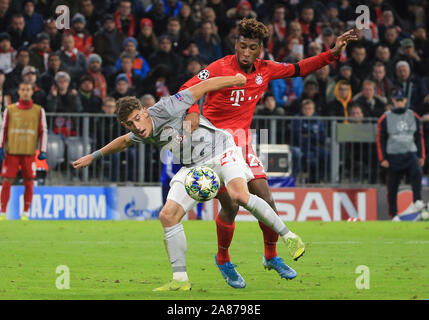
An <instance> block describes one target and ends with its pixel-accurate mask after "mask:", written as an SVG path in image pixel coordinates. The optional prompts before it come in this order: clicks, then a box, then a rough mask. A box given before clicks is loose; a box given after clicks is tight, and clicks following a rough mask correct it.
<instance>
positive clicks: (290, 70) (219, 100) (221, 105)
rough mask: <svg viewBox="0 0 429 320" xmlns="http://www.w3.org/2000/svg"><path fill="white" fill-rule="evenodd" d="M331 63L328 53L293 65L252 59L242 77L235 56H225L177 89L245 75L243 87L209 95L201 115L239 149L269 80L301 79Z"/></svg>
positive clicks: (246, 139) (246, 141)
mask: <svg viewBox="0 0 429 320" xmlns="http://www.w3.org/2000/svg"><path fill="white" fill-rule="evenodd" d="M334 60H335V58H334V57H333V56H332V54H331V53H330V51H326V52H323V53H321V54H320V55H319V56H316V57H311V58H308V59H304V60H302V61H300V62H299V63H297V64H288V63H278V62H275V61H271V60H262V59H256V60H255V62H254V66H255V68H254V71H253V72H252V73H250V74H246V73H244V72H243V71H242V70H241V68H240V66H239V65H238V62H237V58H236V56H235V55H229V56H226V57H224V58H222V59H219V60H217V61H215V62H213V63H211V64H210V65H209V66H207V68H206V69H204V70H202V71H200V73H198V75H196V76H194V77H193V78H191V79H190V80H188V81H187V82H186V83H185V84H184V85H183V86H182V87H181V89H180V90H184V89H186V88H189V87H191V86H193V85H195V84H197V83H199V82H201V81H204V80H206V79H209V78H212V77H219V76H232V75H235V74H237V73H242V74H243V75H245V76H246V78H247V82H246V84H245V85H244V86H243V87H229V88H224V89H221V90H218V91H214V92H209V93H207V95H206V100H205V102H204V106H203V115H204V116H205V117H206V118H207V119H208V120H209V121H210V122H211V123H212V124H213V125H214V126H216V127H217V128H220V129H226V130H229V131H230V132H231V134H233V136H234V138H235V140H236V143H237V144H238V145H240V146H243V145H245V144H247V143H249V142H250V141H251V134H250V130H249V129H250V124H251V122H252V118H253V114H254V112H255V108H256V104H257V102H258V101H259V99H260V98H261V96H262V94H263V93H264V92H265V90H266V88H267V86H268V84H269V82H270V81H271V80H273V79H280V78H290V77H292V76H298V77H299V76H304V75H306V74H308V73H310V72H313V71H314V70H317V69H319V68H320V67H323V66H324V65H326V64H328V63H330V62H332V61H334Z"/></svg>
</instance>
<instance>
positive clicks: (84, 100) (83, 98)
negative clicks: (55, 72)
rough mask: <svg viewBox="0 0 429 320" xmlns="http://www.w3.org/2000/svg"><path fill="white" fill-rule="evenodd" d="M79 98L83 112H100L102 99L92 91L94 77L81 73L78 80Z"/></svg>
mask: <svg viewBox="0 0 429 320" xmlns="http://www.w3.org/2000/svg"><path fill="white" fill-rule="evenodd" d="M79 98H80V102H81V104H82V108H83V112H88V113H99V112H101V105H102V103H103V102H102V100H101V98H100V97H98V96H97V95H95V93H94V79H93V78H92V77H91V76H90V75H88V74H85V75H83V76H82V77H81V78H80V80H79Z"/></svg>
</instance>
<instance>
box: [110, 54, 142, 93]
mask: <svg viewBox="0 0 429 320" xmlns="http://www.w3.org/2000/svg"><path fill="white" fill-rule="evenodd" d="M120 74H125V75H126V76H127V78H128V85H129V87H130V88H131V89H132V90H133V91H134V92H138V91H139V90H141V87H142V83H143V79H142V78H141V77H140V76H138V75H137V72H136V71H135V70H134V69H133V58H132V56H130V55H129V54H127V53H125V52H124V53H123V54H122V55H121V58H120V65H119V69H118V71H117V72H116V73H114V74H112V75H111V77H110V82H109V83H110V84H109V87H110V89H113V87H114V86H115V83H116V77H117V76H118V75H120Z"/></svg>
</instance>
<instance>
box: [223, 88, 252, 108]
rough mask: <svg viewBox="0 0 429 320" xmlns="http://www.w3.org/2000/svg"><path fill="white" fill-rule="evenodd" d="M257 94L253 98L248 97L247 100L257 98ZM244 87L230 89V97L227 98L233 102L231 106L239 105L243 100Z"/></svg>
mask: <svg viewBox="0 0 429 320" xmlns="http://www.w3.org/2000/svg"><path fill="white" fill-rule="evenodd" d="M257 98H258V95H256V96H255V97H254V98H253V97H248V98H247V100H252V99H257ZM244 99H245V98H244V89H240V90H232V91H231V98H230V99H229V100H231V101H232V102H234V103H233V104H232V105H233V106H237V107H239V106H240V102H242V101H244Z"/></svg>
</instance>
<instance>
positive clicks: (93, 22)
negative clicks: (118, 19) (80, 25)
mask: <svg viewBox="0 0 429 320" xmlns="http://www.w3.org/2000/svg"><path fill="white" fill-rule="evenodd" d="M99 9H100V8H99V7H97V11H96V10H94V4H93V3H92V1H91V0H81V1H80V8H79V12H80V13H81V14H83V16H84V17H85V21H86V25H85V27H86V29H87V30H88V31H89V32H90V34H92V35H94V34H95V33H96V32H97V31H98V30H99V29H100V27H101V26H100V21H101V15H102V14H103V12H100V11H99Z"/></svg>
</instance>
